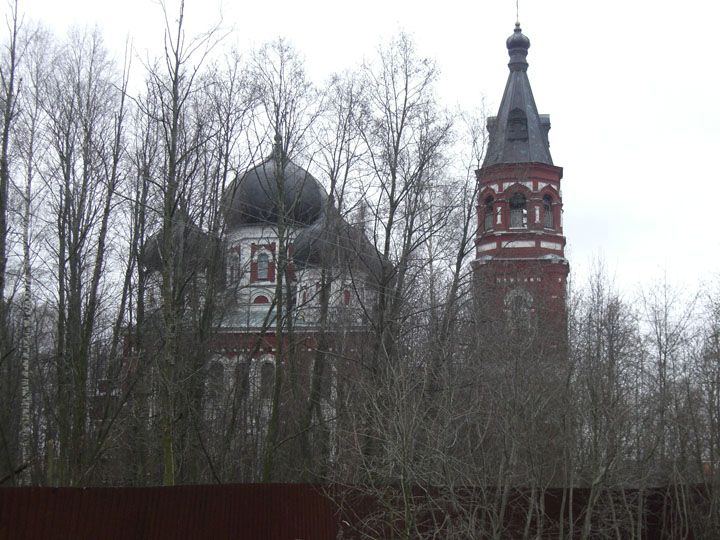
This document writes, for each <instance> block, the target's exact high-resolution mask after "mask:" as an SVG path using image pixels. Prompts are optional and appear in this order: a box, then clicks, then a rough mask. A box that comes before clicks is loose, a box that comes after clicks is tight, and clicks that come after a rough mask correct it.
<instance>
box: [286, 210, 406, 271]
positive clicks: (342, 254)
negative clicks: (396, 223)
mask: <svg viewBox="0 0 720 540" xmlns="http://www.w3.org/2000/svg"><path fill="white" fill-rule="evenodd" d="M293 261H294V262H295V264H296V265H297V267H298V268H308V267H313V266H317V267H319V266H322V265H323V264H324V265H326V266H328V267H334V268H353V269H357V270H360V271H362V272H363V273H364V274H365V275H367V276H368V278H370V281H371V282H373V283H379V282H380V281H381V280H382V279H387V277H388V276H390V275H391V274H392V270H393V269H392V265H391V264H390V263H388V262H387V261H386V260H385V259H384V258H383V256H382V255H381V254H380V253H379V252H378V251H377V250H376V249H375V247H374V246H373V245H372V244H371V243H370V241H369V240H368V239H367V237H366V236H365V233H364V232H363V231H362V230H360V229H359V228H357V227H354V226H352V225H350V224H349V223H347V222H346V221H345V220H344V219H343V218H342V217H341V216H340V215H339V214H338V212H337V210H335V209H334V208H332V207H328V208H326V210H325V211H324V212H323V215H322V216H321V217H320V219H318V220H317V221H316V222H315V223H314V224H313V225H312V226H310V227H307V228H305V229H303V230H301V231H300V232H299V233H298V235H297V236H296V237H295V242H294V245H293Z"/></svg>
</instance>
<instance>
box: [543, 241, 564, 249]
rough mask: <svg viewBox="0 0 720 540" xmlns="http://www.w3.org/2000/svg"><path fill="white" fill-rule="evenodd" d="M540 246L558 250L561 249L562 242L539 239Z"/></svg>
mask: <svg viewBox="0 0 720 540" xmlns="http://www.w3.org/2000/svg"><path fill="white" fill-rule="evenodd" d="M540 247H541V248H545V249H556V250H558V251H560V250H561V249H562V244H560V243H558V242H545V241H544V240H541V241H540Z"/></svg>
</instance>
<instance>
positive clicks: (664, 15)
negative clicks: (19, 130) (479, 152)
mask: <svg viewBox="0 0 720 540" xmlns="http://www.w3.org/2000/svg"><path fill="white" fill-rule="evenodd" d="M20 4H21V11H22V12H24V13H25V14H26V15H27V16H29V17H31V18H33V19H39V20H42V21H43V22H44V23H45V24H46V25H48V26H50V27H52V28H53V29H54V30H55V32H56V33H58V34H63V33H64V32H65V31H66V30H67V28H68V27H70V26H71V25H81V26H83V25H89V26H95V25H97V26H98V27H99V28H101V29H102V31H103V34H104V35H105V38H106V41H107V45H108V47H109V48H110V49H111V50H113V51H117V56H118V57H121V55H122V50H123V48H124V43H125V40H126V38H128V37H130V38H131V39H132V41H133V44H134V47H135V49H136V50H137V51H138V52H139V54H140V55H141V56H142V57H145V56H146V55H147V54H149V55H150V56H155V55H157V54H159V51H160V46H161V44H162V28H163V26H162V24H163V23H162V21H163V19H162V11H161V9H160V7H159V4H158V3H157V2H156V1H154V0H122V1H121V0H114V1H109V0H20ZM186 4H187V7H186V12H187V15H186V18H187V21H188V22H189V28H188V31H189V32H193V31H197V32H199V31H202V30H204V29H207V28H208V27H210V26H211V25H212V24H214V23H216V22H217V21H218V20H219V19H220V18H222V21H223V26H224V27H225V28H227V29H228V30H232V33H231V34H230V35H229V36H228V38H227V39H226V42H227V47H230V46H231V45H236V46H237V47H238V48H239V49H240V50H247V49H249V48H251V47H253V46H257V45H260V44H262V43H264V42H266V41H270V40H272V39H274V38H276V37H278V36H284V37H286V38H288V39H289V40H290V41H291V42H292V43H293V44H294V45H295V46H296V48H297V49H298V50H300V52H301V53H303V54H304V55H305V57H306V60H307V68H308V71H309V74H310V77H311V78H312V79H313V80H315V81H318V82H320V81H322V80H324V79H325V78H326V77H327V76H328V75H329V74H331V73H333V72H335V71H342V70H343V69H346V68H353V67H355V66H356V65H357V64H358V63H359V62H360V61H361V60H362V59H363V57H364V56H368V57H369V56H372V55H373V53H374V51H375V49H376V47H377V44H378V43H379V42H380V40H382V39H387V38H388V37H390V36H392V35H393V34H394V33H396V32H397V31H399V30H404V31H406V32H408V33H409V34H411V35H412V36H413V38H414V40H415V42H416V45H417V48H418V50H419V52H420V54H422V55H425V56H429V57H432V58H434V59H435V60H436V61H437V63H438V65H439V67H440V69H441V84H440V92H441V95H442V98H443V100H444V102H445V104H446V105H447V106H448V107H453V106H454V105H456V104H459V105H461V106H463V107H467V108H475V107H479V106H480V105H481V103H482V101H483V98H484V99H485V103H486V105H487V106H488V109H489V110H490V112H491V113H492V114H494V113H495V111H496V109H497V106H498V105H499V102H500V98H501V95H502V91H503V87H504V84H505V79H506V78H507V65H506V64H507V52H506V49H505V38H506V37H507V36H508V35H509V34H510V33H511V32H512V29H513V25H514V22H515V1H514V0H484V1H481V0H476V1H474V2H459V1H453V0H444V1H442V2H437V1H436V2H424V1H418V0H415V1H404V0H403V1H393V0H365V1H364V2H342V1H338V0H334V1H329V0H328V1H320V0H303V1H301V0H294V1H293V0H275V1H273V2H264V1H255V2H242V1H240V0H224V1H220V0H187V2H186ZM168 5H169V6H173V5H175V4H174V1H173V0H169V2H168ZM170 10H171V12H172V7H171V8H170ZM719 20H720V2H717V1H712V0H685V1H683V2H670V1H663V0H654V1H650V0H623V1H620V0H605V1H604V2H584V1H578V0H546V1H541V0H521V1H520V22H521V23H522V27H523V31H524V33H525V34H526V35H527V36H528V37H529V38H530V41H531V48H530V54H529V56H528V61H529V63H530V69H529V77H530V82H531V84H532V87H533V92H534V94H535V100H536V102H537V105H538V109H539V110H540V112H541V113H546V114H550V116H551V120H552V130H551V132H550V142H551V151H552V154H553V159H554V161H555V164H556V165H560V166H562V167H563V168H564V178H563V202H564V206H565V214H564V226H565V234H566V236H567V238H568V249H567V252H566V254H567V256H568V257H569V259H570V262H571V268H572V269H573V274H574V275H575V276H576V279H577V280H578V281H583V280H584V279H585V276H586V275H587V269H588V267H589V266H590V264H591V261H592V260H593V258H595V257H598V256H601V257H602V258H603V259H604V260H605V262H606V265H607V267H608V269H609V270H610V271H611V272H612V273H613V274H614V275H615V278H616V282H617V284H618V285H619V286H620V287H622V289H624V290H626V291H631V290H633V289H634V288H635V286H636V285H637V284H639V283H642V284H643V285H644V286H646V285H647V284H648V283H649V281H650V280H652V279H656V278H662V276H663V274H666V275H667V277H668V279H669V280H670V281H671V282H672V283H675V284H678V285H685V286H690V287H695V286H696V284H697V283H699V282H701V283H703V282H704V283H706V284H713V283H714V284H715V285H717V283H718V281H720V235H718V229H719V227H718V221H720V205H719V202H720V172H718V170H719V169H718V167H717V166H716V164H715V159H716V157H717V156H718V155H720V84H719V83H720V75H719V73H718V65H719V64H720V62H719V61H718V39H717V35H718V31H717V30H716V29H715V28H713V25H716V24H718V21H719ZM148 51H149V52H148ZM628 294H629V293H628Z"/></svg>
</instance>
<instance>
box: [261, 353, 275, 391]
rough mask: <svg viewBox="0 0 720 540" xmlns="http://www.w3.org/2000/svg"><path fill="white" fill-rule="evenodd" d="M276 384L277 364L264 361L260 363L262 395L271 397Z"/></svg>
mask: <svg viewBox="0 0 720 540" xmlns="http://www.w3.org/2000/svg"><path fill="white" fill-rule="evenodd" d="M274 386H275V366H274V365H273V363H272V362H263V363H262V364H261V365H260V397H261V398H262V399H270V398H271V397H272V391H273V387H274Z"/></svg>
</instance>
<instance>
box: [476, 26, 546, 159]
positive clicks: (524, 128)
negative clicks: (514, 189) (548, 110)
mask: <svg viewBox="0 0 720 540" xmlns="http://www.w3.org/2000/svg"><path fill="white" fill-rule="evenodd" d="M505 44H506V45H507V50H508V54H509V55H510V62H509V63H508V67H509V68H510V74H509V75H508V80H507V84H506V85H505V92H504V93H503V97H502V101H501V102H500V108H499V109H498V113H497V116H491V117H490V118H488V121H487V128H488V133H489V135H490V142H489V144H488V150H487V153H486V155H485V162H484V163H483V167H488V166H490V165H496V164H498V163H545V164H546V165H552V164H553V161H552V156H551V155H550V144H549V142H548V131H550V116H548V115H544V114H543V115H541V114H538V110H537V107H536V106H535V98H534V97H533V93H532V88H530V80H529V79H528V76H527V68H528V63H527V54H528V49H529V48H530V40H529V39H528V37H527V36H526V35H525V34H523V33H522V30H521V28H520V23H516V24H515V31H514V32H513V33H512V35H511V36H510V37H509V38H507V41H506V42H505Z"/></svg>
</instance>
